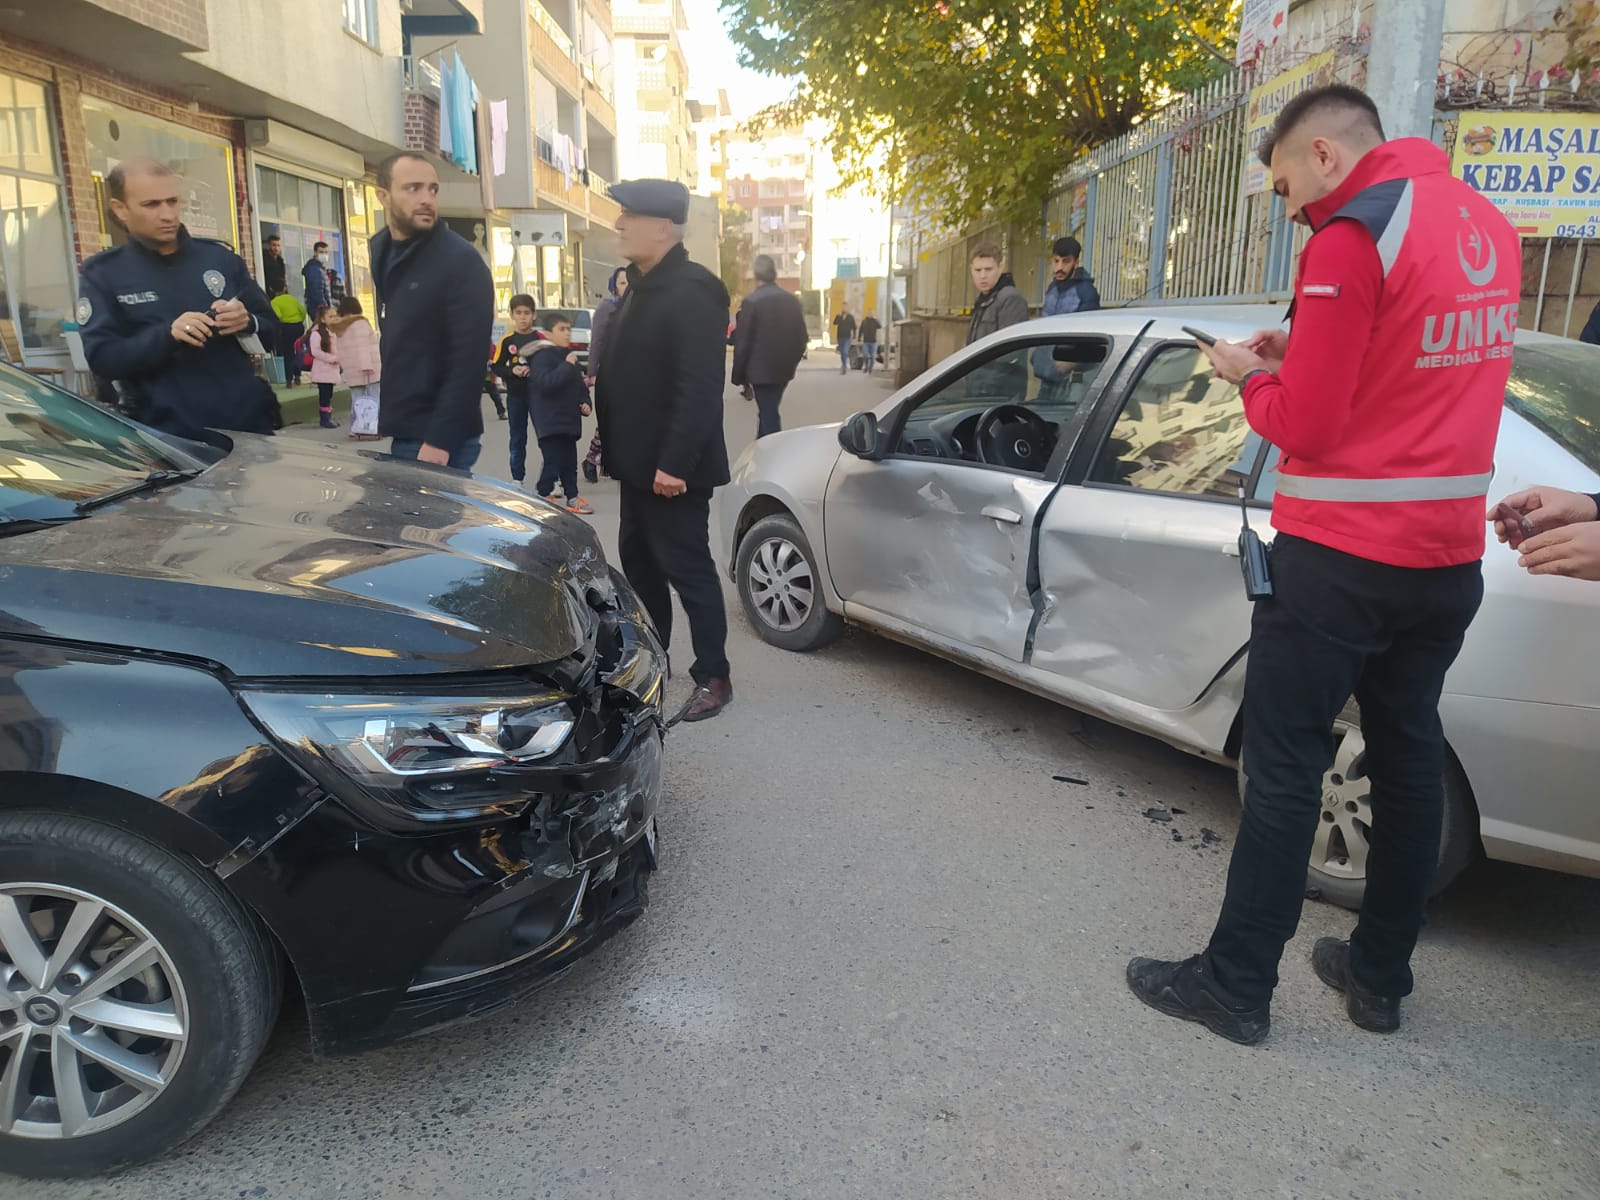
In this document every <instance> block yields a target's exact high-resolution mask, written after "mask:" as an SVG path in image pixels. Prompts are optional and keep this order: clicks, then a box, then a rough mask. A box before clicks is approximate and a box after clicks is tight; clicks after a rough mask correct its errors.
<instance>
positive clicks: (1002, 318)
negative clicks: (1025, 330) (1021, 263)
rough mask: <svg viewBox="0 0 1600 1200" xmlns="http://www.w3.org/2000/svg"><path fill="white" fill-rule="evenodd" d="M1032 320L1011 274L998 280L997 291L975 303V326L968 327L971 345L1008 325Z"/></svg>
mask: <svg viewBox="0 0 1600 1200" xmlns="http://www.w3.org/2000/svg"><path fill="white" fill-rule="evenodd" d="M1027 319H1028V301H1027V300H1026V299H1025V298H1024V297H1023V295H1022V293H1021V292H1019V291H1018V290H1017V285H1016V282H1015V281H1014V280H1013V279H1012V278H1011V272H1010V271H1007V272H1006V273H1005V274H1004V275H1002V276H1000V278H999V279H997V280H996V281H995V285H994V289H993V290H992V291H990V292H989V293H988V294H987V295H984V294H980V295H979V296H978V298H977V299H976V300H974V301H973V302H972V324H971V325H969V326H968V327H967V345H969V346H970V345H972V343H973V342H976V341H978V340H979V339H981V338H986V337H988V336H989V335H990V334H991V333H997V332H999V331H1000V330H1002V329H1004V328H1005V327H1006V326H1008V325H1017V324H1020V323H1021V322H1023V321H1026V320H1027Z"/></svg>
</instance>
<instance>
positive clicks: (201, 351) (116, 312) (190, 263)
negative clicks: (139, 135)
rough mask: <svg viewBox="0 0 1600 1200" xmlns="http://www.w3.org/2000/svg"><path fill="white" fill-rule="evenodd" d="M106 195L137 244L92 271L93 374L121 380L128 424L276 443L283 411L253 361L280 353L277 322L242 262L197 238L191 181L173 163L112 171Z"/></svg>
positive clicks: (97, 259)
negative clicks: (188, 220)
mask: <svg viewBox="0 0 1600 1200" xmlns="http://www.w3.org/2000/svg"><path fill="white" fill-rule="evenodd" d="M106 194H107V197H108V199H109V202H110V205H111V212H112V215H113V216H114V217H115V218H116V219H117V222H118V223H119V224H120V225H122V227H123V228H124V229H126V230H127V231H128V240H127V241H126V242H124V243H123V244H122V245H120V246H116V247H114V248H113V249H110V250H106V251H103V252H102V253H100V254H96V255H95V256H94V257H93V258H91V259H89V261H88V262H86V263H84V264H83V272H82V277H81V279H80V281H79V286H78V295H79V297H80V299H79V300H78V308H77V317H78V325H79V328H80V329H81V330H82V334H83V351H84V355H85V357H87V358H88V360H89V366H90V369H91V370H93V372H94V373H95V374H96V375H97V376H100V377H102V378H105V379H114V380H116V382H117V384H118V387H119V388H120V390H121V407H122V408H123V409H124V411H126V412H127V413H128V414H129V415H130V416H133V417H134V418H136V419H138V420H140V421H143V422H145V423H146V424H148V425H153V426H155V427H156V428H157V429H161V430H164V431H166V432H167V433H172V434H176V435H178V436H179V437H187V438H201V437H202V436H203V432H204V431H205V430H207V429H229V430H239V431H242V432H245V433H271V432H272V430H273V429H274V428H275V427H276V425H278V424H281V422H280V421H279V420H278V419H277V411H278V403H277V399H276V398H275V397H274V395H273V393H272V389H271V387H269V386H268V385H267V384H266V382H265V381H264V380H262V379H260V378H258V377H257V376H256V373H255V368H254V366H253V365H252V364H251V361H250V355H251V353H252V352H259V351H260V350H265V349H267V346H268V345H270V344H271V342H272V340H273V337H274V335H275V333H276V330H277V315H276V314H275V313H274V312H273V311H272V306H271V305H270V304H269V303H268V302H267V298H266V296H265V295H263V294H262V291H261V289H260V287H258V286H257V285H256V282H255V280H253V279H251V278H250V271H249V268H247V267H246V266H245V263H244V260H243V259H242V258H240V257H239V256H238V255H237V254H235V253H234V252H233V251H232V250H231V249H230V248H228V247H227V246H225V245H224V244H223V243H221V242H216V241H212V240H211V239H209V238H197V237H191V236H190V235H189V231H188V230H187V229H185V228H184V227H183V224H182V221H183V186H182V180H180V179H179V178H178V176H177V173H176V172H174V171H173V170H172V168H171V167H169V166H167V165H166V164H165V163H163V162H158V161H156V160H155V159H144V158H138V159H130V160H128V161H127V162H124V163H121V164H119V165H118V166H116V167H113V168H112V170H111V173H110V174H109V175H107V176H106ZM258 335H259V336H258ZM262 338H264V339H265V342H266V343H267V345H262V344H261V341H260V339H262ZM241 339H242V340H241Z"/></svg>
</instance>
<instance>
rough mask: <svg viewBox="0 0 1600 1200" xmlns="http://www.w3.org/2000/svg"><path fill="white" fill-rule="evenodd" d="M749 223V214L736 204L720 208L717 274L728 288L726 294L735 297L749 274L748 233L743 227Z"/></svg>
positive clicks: (742, 287) (740, 291)
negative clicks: (720, 221) (720, 224)
mask: <svg viewBox="0 0 1600 1200" xmlns="http://www.w3.org/2000/svg"><path fill="white" fill-rule="evenodd" d="M749 224H750V214H749V213H747V212H746V211H745V210H744V209H742V208H740V207H739V206H738V205H737V204H730V205H728V206H727V207H726V208H724V209H723V210H722V238H721V240H720V241H719V242H718V244H717V274H718V275H720V276H721V277H722V282H723V284H724V285H726V287H727V289H728V295H730V296H732V297H734V298H735V299H737V298H738V297H739V296H740V295H741V294H743V292H744V281H745V278H746V276H748V275H749V274H750V251H751V248H752V246H751V241H750V235H749V234H748V233H747V232H745V227H746V226H747V225H749Z"/></svg>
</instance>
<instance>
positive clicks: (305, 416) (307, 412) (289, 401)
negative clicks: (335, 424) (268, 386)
mask: <svg viewBox="0 0 1600 1200" xmlns="http://www.w3.org/2000/svg"><path fill="white" fill-rule="evenodd" d="M272 390H273V392H274V393H276V394H277V397H278V404H279V405H280V406H281V407H282V408H283V423H284V424H285V425H315V424H316V423H317V385H316V384H314V383H302V384H301V385H300V386H299V387H286V386H284V385H283V384H274V385H273V387H272ZM349 416H350V389H349V388H347V387H345V386H344V384H342V383H341V384H339V385H337V386H336V387H335V388H334V389H333V418H334V420H336V421H338V420H340V419H341V418H343V419H345V420H348V419H349Z"/></svg>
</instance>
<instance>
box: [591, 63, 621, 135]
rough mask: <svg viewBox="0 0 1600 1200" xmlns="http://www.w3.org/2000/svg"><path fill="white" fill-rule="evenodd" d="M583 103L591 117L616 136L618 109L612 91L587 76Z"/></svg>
mask: <svg viewBox="0 0 1600 1200" xmlns="http://www.w3.org/2000/svg"><path fill="white" fill-rule="evenodd" d="M583 104H584V107H585V108H586V109H588V110H589V117H590V118H591V119H592V120H593V121H595V122H596V123H597V124H599V126H600V127H601V128H602V129H604V130H605V131H606V132H607V133H609V134H611V135H612V136H613V137H614V136H615V135H616V132H617V110H616V108H615V106H614V105H613V104H612V102H611V95H610V93H609V92H608V91H606V90H605V89H602V88H599V87H597V86H596V85H595V84H593V83H591V82H590V81H589V80H588V79H587V78H586V79H585V80H584V85H583Z"/></svg>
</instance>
